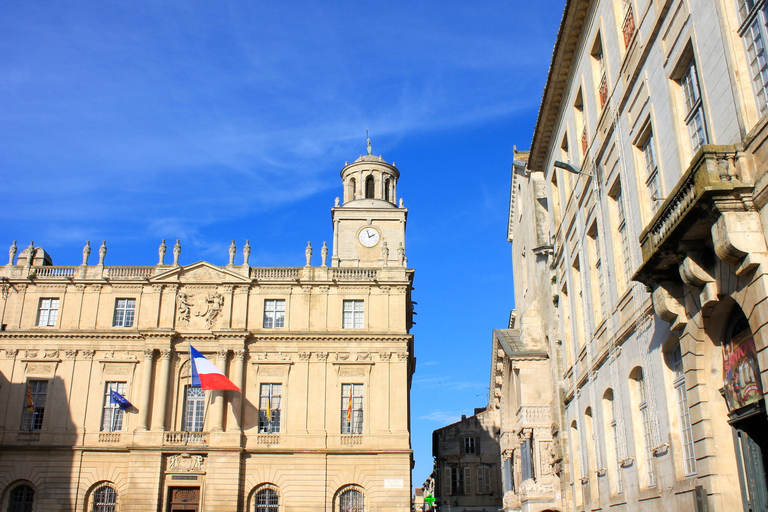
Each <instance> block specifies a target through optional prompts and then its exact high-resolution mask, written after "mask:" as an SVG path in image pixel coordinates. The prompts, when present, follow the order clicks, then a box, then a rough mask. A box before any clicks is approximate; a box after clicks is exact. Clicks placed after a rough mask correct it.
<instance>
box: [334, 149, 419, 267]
mask: <svg viewBox="0 0 768 512" xmlns="http://www.w3.org/2000/svg"><path fill="white" fill-rule="evenodd" d="M399 177H400V171H398V170H397V168H396V167H395V166H394V163H393V164H388V163H387V162H385V161H384V159H383V158H382V157H380V156H374V155H372V154H371V149H370V141H369V143H368V154H367V155H363V156H361V157H360V158H358V159H357V160H355V161H354V162H352V163H351V164H350V163H348V164H346V165H345V166H344V168H343V169H342V170H341V181H342V183H343V184H344V201H343V202H342V203H341V204H340V205H339V200H338V198H337V200H336V206H334V207H333V208H331V216H332V219H333V254H332V257H331V265H332V266H334V267H385V266H406V261H405V259H404V255H405V222H406V219H407V217H408V210H407V209H406V208H404V207H403V206H402V200H401V203H400V205H399V206H398V204H397V179H398V178H399Z"/></svg>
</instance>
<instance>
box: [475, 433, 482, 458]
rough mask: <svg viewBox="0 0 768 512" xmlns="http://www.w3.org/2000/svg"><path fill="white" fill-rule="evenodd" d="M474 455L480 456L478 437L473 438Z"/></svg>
mask: <svg viewBox="0 0 768 512" xmlns="http://www.w3.org/2000/svg"><path fill="white" fill-rule="evenodd" d="M475 453H476V454H478V455H480V453H481V452H480V438H479V437H476V438H475Z"/></svg>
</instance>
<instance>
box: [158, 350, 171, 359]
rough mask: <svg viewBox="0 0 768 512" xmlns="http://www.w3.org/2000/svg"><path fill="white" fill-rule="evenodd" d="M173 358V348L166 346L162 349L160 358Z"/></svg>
mask: <svg viewBox="0 0 768 512" xmlns="http://www.w3.org/2000/svg"><path fill="white" fill-rule="evenodd" d="M170 358H171V349H169V348H164V349H163V350H161V351H160V359H162V360H164V361H167V360H169V359H170Z"/></svg>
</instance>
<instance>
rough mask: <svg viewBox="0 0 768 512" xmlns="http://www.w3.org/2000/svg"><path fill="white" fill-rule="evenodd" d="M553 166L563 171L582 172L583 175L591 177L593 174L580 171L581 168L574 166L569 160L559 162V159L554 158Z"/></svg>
mask: <svg viewBox="0 0 768 512" xmlns="http://www.w3.org/2000/svg"><path fill="white" fill-rule="evenodd" d="M554 166H555V167H557V168H559V169H563V170H565V171H568V172H569V173H571V174H583V175H584V176H589V177H591V178H593V177H594V176H595V175H594V174H592V173H591V172H582V171H581V170H579V168H578V167H576V166H575V165H573V164H572V163H570V162H561V161H560V160H555V163H554Z"/></svg>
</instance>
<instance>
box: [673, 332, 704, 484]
mask: <svg viewBox="0 0 768 512" xmlns="http://www.w3.org/2000/svg"><path fill="white" fill-rule="evenodd" d="M669 357H670V363H671V364H670V366H671V368H672V376H673V381H672V386H673V388H674V390H675V405H676V409H677V414H678V419H679V420H680V448H681V455H682V457H683V471H684V473H685V477H686V478H689V477H692V476H696V474H697V473H698V471H697V467H696V445H695V443H694V441H693V427H692V426H691V417H690V409H689V407H688V388H687V386H686V383H685V367H684V365H683V354H682V348H681V347H680V343H679V342H678V343H677V344H676V345H675V347H674V348H673V349H672V351H671V352H670V355H669Z"/></svg>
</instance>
